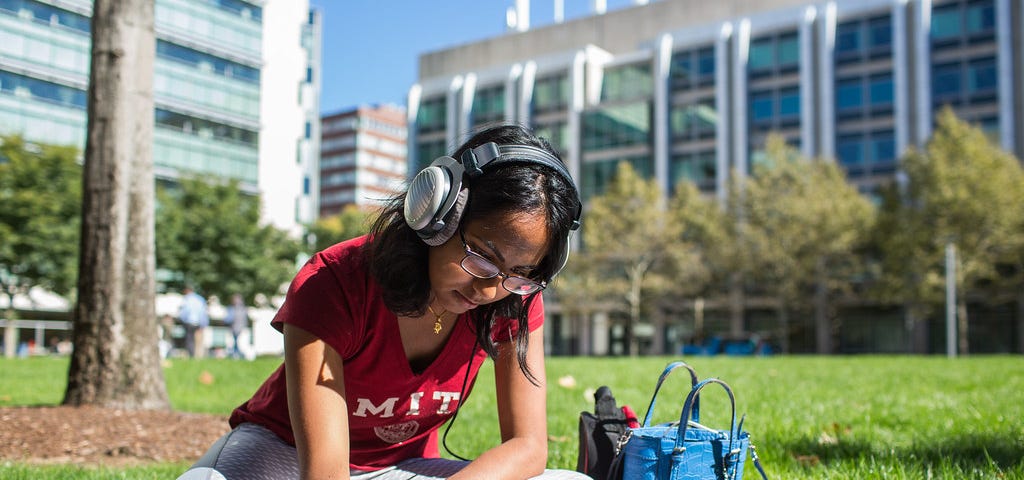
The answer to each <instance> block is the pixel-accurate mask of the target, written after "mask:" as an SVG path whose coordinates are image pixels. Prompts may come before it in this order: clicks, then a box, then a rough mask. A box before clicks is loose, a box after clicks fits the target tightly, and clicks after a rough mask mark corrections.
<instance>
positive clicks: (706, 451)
mask: <svg viewBox="0 0 1024 480" xmlns="http://www.w3.org/2000/svg"><path fill="white" fill-rule="evenodd" d="M681 367H684V368H686V369H687V370H689V371H690V378H691V381H692V383H691V385H692V387H691V390H690V393H689V394H688V395H687V396H686V401H685V402H684V403H683V408H682V413H681V414H680V416H679V421H678V422H670V423H662V424H658V425H651V418H652V416H653V412H654V404H655V401H656V400H657V398H658V391H659V390H660V389H661V384H662V383H663V382H664V381H665V378H667V377H668V375H669V374H670V373H671V372H672V371H674V370H676V369H678V368H681ZM709 385H718V386H720V387H722V388H723V389H725V391H726V392H727V393H728V394H729V401H730V403H731V406H732V415H731V417H732V420H731V422H730V424H729V429H728V430H716V429H713V428H709V427H706V426H704V425H701V424H700V423H699V420H700V418H699V415H700V404H699V398H700V397H699V395H700V392H701V390H703V389H704V388H705V387H707V386H709ZM619 446H620V451H619V454H618V458H616V460H617V461H618V462H619V463H620V465H618V467H620V468H621V472H622V478H623V480H740V479H742V478H743V464H744V463H745V462H746V460H747V454H748V452H750V454H751V457H752V459H753V461H754V466H755V467H756V468H757V470H758V473H760V474H761V478H763V479H764V480H767V478H768V477H767V475H766V474H765V472H764V469H763V468H761V464H760V461H759V460H758V458H757V454H756V452H755V451H754V448H753V446H752V445H751V444H750V435H749V434H748V433H747V432H745V431H743V421H742V420H740V422H739V425H737V424H736V399H735V396H734V395H733V392H732V389H731V388H729V385H728V384H726V383H725V382H723V381H721V380H719V379H717V378H709V379H705V380H703V381H700V382H698V381H697V375H696V373H694V371H693V369H692V368H691V367H690V366H688V365H686V364H685V363H683V362H674V363H671V364H669V365H668V366H667V367H665V371H664V372H662V374H661V376H660V377H659V378H658V385H657V386H656V387H655V388H654V395H653V396H652V397H651V404H650V406H649V407H648V408H647V415H645V417H644V422H643V424H642V425H640V427H638V428H632V429H630V430H627V432H626V434H625V435H623V437H622V439H620V442H619Z"/></svg>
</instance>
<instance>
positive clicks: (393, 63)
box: [310, 0, 632, 114]
mask: <svg viewBox="0 0 1024 480" xmlns="http://www.w3.org/2000/svg"><path fill="white" fill-rule="evenodd" d="M631 3H632V2H631V1H629V0H607V4H608V11H612V10H616V9H619V8H622V7H624V6H628V5H630V4H631ZM310 4H311V5H312V6H313V7H314V8H317V9H318V10H320V13H321V15H322V18H323V30H324V32H323V58H322V59H321V61H322V63H323V65H322V71H321V74H322V82H323V84H322V91H321V94H320V95H321V96H320V109H321V114H328V113H333V112H337V111H339V110H342V109H347V108H350V107H354V106H356V105H360V104H374V103H397V104H404V103H405V95H406V93H407V92H408V91H409V87H410V86H412V84H413V82H415V81H416V77H417V68H418V66H417V64H418V58H419V55H420V54H422V53H425V52H430V51H435V50H440V49H443V48H447V47H451V46H455V45H460V44H464V43H468V42H471V41H475V40H480V39H484V38H490V37H494V36H497V35H503V34H504V33H505V11H506V10H507V9H508V7H511V6H512V5H513V4H514V1H513V0H310ZM553 4H554V2H553V0H541V1H533V2H530V26H531V27H540V26H544V25H549V24H551V23H552V22H553V16H554V14H553ZM564 4H565V19H566V20H567V21H568V20H571V19H574V18H579V17H581V16H584V15H586V14H587V10H588V9H589V8H590V4H591V0H564Z"/></svg>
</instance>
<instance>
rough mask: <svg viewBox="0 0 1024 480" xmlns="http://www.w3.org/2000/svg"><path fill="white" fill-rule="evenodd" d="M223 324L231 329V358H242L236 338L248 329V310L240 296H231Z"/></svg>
mask: <svg viewBox="0 0 1024 480" xmlns="http://www.w3.org/2000/svg"><path fill="white" fill-rule="evenodd" d="M224 323H225V324H227V325H228V326H230V327H231V338H232V340H233V341H232V343H231V345H232V347H231V358H244V357H245V356H244V355H242V350H241V349H239V348H238V336H239V335H241V334H242V332H243V331H245V329H246V328H249V309H248V308H247V307H246V306H245V300H243V299H242V296H241V295H240V294H237V293H236V294H234V295H232V296H231V304H230V305H228V308H227V315H225V316H224Z"/></svg>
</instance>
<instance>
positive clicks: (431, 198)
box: [404, 165, 451, 233]
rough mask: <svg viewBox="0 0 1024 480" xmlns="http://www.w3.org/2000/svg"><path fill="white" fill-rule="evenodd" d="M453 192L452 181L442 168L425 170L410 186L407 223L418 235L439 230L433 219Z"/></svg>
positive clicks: (417, 175) (430, 167) (406, 208)
mask: <svg viewBox="0 0 1024 480" xmlns="http://www.w3.org/2000/svg"><path fill="white" fill-rule="evenodd" d="M450 190H451V180H450V179H449V178H448V174H446V173H445V172H444V170H443V169H442V168H441V167H438V166H433V165H432V166H429V167H427V168H424V169H423V170H421V171H420V172H419V173H417V174H416V177H415V178H413V179H412V183H411V184H410V185H409V191H408V193H406V195H405V208H404V211H405V222H406V223H407V224H409V227H410V228H412V229H413V230H415V231H416V232H417V233H419V232H422V231H424V230H427V231H428V232H429V231H431V230H433V229H434V228H437V226H435V225H433V224H434V223H436V222H434V221H433V219H434V217H436V216H437V215H438V213H439V210H440V209H441V206H442V205H444V201H445V199H446V198H448V194H449V192H450Z"/></svg>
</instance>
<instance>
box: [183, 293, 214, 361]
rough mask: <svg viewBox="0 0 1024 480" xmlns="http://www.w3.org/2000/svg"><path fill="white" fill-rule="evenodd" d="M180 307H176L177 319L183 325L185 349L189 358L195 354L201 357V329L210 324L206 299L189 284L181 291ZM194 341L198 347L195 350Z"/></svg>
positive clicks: (194, 356)
mask: <svg viewBox="0 0 1024 480" xmlns="http://www.w3.org/2000/svg"><path fill="white" fill-rule="evenodd" d="M181 293H182V297H181V308H179V309H178V320H179V321H181V324H182V325H183V326H184V327H185V350H186V351H188V357H189V358H196V354H197V353H198V354H199V357H200V358H202V357H204V356H205V355H203V345H204V342H203V330H204V329H205V328H206V327H207V326H208V325H210V315H209V312H208V311H207V307H206V299H205V298H203V296H202V295H200V294H198V293H196V291H195V289H193V288H192V286H191V285H186V286H185V288H184V289H183V290H182V291H181ZM196 343H199V346H200V349H199V350H198V351H197V350H196Z"/></svg>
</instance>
